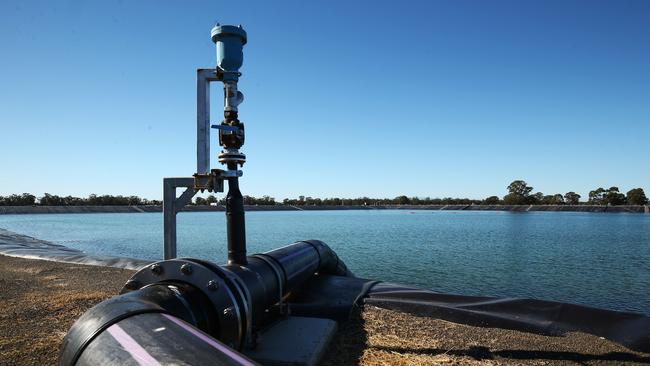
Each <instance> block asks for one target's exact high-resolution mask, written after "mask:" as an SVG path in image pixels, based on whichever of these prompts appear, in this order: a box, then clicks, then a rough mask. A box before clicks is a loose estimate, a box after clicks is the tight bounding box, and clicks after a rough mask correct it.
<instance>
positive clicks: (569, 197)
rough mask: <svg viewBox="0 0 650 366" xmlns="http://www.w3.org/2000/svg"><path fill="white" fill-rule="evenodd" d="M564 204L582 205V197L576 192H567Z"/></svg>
mask: <svg viewBox="0 0 650 366" xmlns="http://www.w3.org/2000/svg"><path fill="white" fill-rule="evenodd" d="M564 202H566V204H567V205H577V204H578V203H580V195H579V194H577V193H575V192H567V193H566V194H564Z"/></svg>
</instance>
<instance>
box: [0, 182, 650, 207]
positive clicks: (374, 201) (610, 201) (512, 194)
mask: <svg viewBox="0 0 650 366" xmlns="http://www.w3.org/2000/svg"><path fill="white" fill-rule="evenodd" d="M507 190H508V194H506V195H505V196H504V197H503V198H499V197H498V196H490V197H487V198H485V199H483V200H476V199H469V198H451V197H445V198H430V197H424V198H422V197H408V196H405V195H401V196H397V197H395V198H370V197H358V198H322V199H321V198H313V197H309V196H307V197H305V196H298V198H285V199H284V200H282V202H281V203H280V202H277V201H276V200H275V198H274V197H270V196H262V197H253V196H244V204H245V205H258V206H273V205H279V204H282V205H289V206H384V205H499V204H503V205H579V204H589V205H610V206H617V205H646V204H648V202H649V201H648V198H647V197H646V195H645V192H644V191H643V188H634V189H631V190H629V191H628V192H627V193H625V194H623V193H622V192H620V191H619V189H618V187H609V188H608V189H604V188H602V187H599V188H596V189H594V190H592V191H590V192H589V196H588V197H587V201H586V202H584V201H580V199H581V198H582V196H580V195H579V194H577V193H576V192H567V193H564V194H562V193H555V194H544V193H542V192H535V193H533V190H534V188H533V187H532V186H530V185H528V183H526V182H525V181H523V180H515V181H513V182H512V183H510V185H508V187H507ZM161 204H162V202H161V201H159V200H148V199H146V198H140V197H138V196H120V195H118V196H112V195H96V194H91V195H90V196H88V197H87V198H79V197H73V196H65V197H63V196H57V195H53V194H49V193H45V194H44V195H43V197H40V198H37V197H36V196H34V195H33V194H30V193H23V194H12V195H9V196H4V197H3V196H0V206H32V205H41V206H136V205H161ZM192 204H193V205H224V204H225V197H223V198H217V197H216V196H214V195H208V196H207V197H205V198H204V197H197V198H196V199H195V200H194V202H193V203H192Z"/></svg>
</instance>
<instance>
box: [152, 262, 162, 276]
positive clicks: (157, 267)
mask: <svg viewBox="0 0 650 366" xmlns="http://www.w3.org/2000/svg"><path fill="white" fill-rule="evenodd" d="M162 271H163V269H162V267H161V266H160V264H153V265H151V273H153V274H155V275H156V276H158V275H160V274H161V273H162Z"/></svg>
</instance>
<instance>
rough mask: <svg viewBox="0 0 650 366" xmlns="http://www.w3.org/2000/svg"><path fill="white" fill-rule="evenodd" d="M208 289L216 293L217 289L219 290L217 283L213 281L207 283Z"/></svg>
mask: <svg viewBox="0 0 650 366" xmlns="http://www.w3.org/2000/svg"><path fill="white" fill-rule="evenodd" d="M208 289H209V290H212V291H216V290H217V289H219V282H217V281H215V280H210V281H208Z"/></svg>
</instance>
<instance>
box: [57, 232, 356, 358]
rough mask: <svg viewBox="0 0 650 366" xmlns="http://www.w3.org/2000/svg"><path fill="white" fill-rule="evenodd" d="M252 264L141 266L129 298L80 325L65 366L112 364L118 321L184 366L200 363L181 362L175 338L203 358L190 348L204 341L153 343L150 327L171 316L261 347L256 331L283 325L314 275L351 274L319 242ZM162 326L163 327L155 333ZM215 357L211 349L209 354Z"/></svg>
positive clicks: (237, 344)
mask: <svg viewBox="0 0 650 366" xmlns="http://www.w3.org/2000/svg"><path fill="white" fill-rule="evenodd" d="M246 262H247V264H246V265H233V264H229V265H226V266H218V265H216V264H214V263H211V262H208V261H202V260H196V259H174V260H168V261H162V262H157V263H154V264H152V265H150V266H147V267H145V268H143V269H141V270H140V271H138V272H137V273H136V274H135V275H134V276H133V277H131V279H130V280H129V281H128V282H127V284H126V285H125V287H124V289H123V290H122V292H123V294H122V295H120V296H116V297H113V298H111V299H108V300H106V301H104V302H101V303H100V304H98V305H96V306H95V307H93V308H91V309H90V310H88V311H87V312H86V313H85V314H84V315H82V316H81V317H80V318H79V319H78V320H77V322H75V324H74V325H73V326H72V328H71V329H70V331H69V332H68V334H67V335H66V337H65V339H64V342H63V346H62V349H61V356H60V365H62V366H69V365H75V364H77V360H81V359H84V360H88V362H87V363H86V364H89V365H90V364H99V365H101V364H102V362H105V363H106V364H108V363H110V362H109V361H102V360H110V357H111V356H110V352H113V351H112V348H111V347H109V345H102V344H103V343H104V342H109V341H110V340H111V339H113V340H114V338H115V337H114V335H115V334H112V333H111V332H109V333H108V335H107V333H106V332H107V331H108V329H111V327H112V326H113V325H116V324H117V325H119V327H122V324H124V325H125V327H127V325H128V327H130V328H132V329H135V330H134V332H135V333H134V334H137V337H136V336H131V338H134V339H135V340H136V341H141V343H140V344H147V345H154V346H155V347H156V349H160V350H163V351H164V352H163V353H162V354H164V355H165V357H176V358H177V360H178V362H177V363H179V364H193V363H183V362H181V361H183V360H186V357H190V356H189V355H183V354H182V353H183V352H185V351H183V352H180V351H178V350H176V351H175V349H174V345H173V343H174V342H177V341H176V339H178V342H180V343H179V344H182V345H184V346H183V347H185V348H182V347H181V348H182V349H183V350H189V351H188V352H189V353H193V354H196V355H198V356H197V357H203V355H204V353H202V352H203V351H201V349H206V347H204V346H199V345H200V344H201V343H200V342H199V343H196V347H197V348H196V349H194V348H192V347H194V346H192V345H190V343H192V342H198V341H197V340H195V339H194V338H192V337H190V336H189V335H187V334H185V333H183V332H181V331H180V330H178V329H176V328H177V327H176V328H174V329H176V330H175V331H173V332H172V333H170V336H169V337H162V338H156V337H153V338H150V337H149V336H148V335H145V334H141V333H143V332H144V330H146V329H148V330H149V333H151V331H152V330H153V331H155V330H156V329H160V328H165V329H169V324H167V325H165V324H166V323H169V321H172V322H173V320H171V318H170V317H172V318H174V319H176V318H177V319H180V320H182V321H184V322H186V323H187V324H188V327H189V326H191V327H196V328H198V330H201V331H203V332H206V333H207V334H209V335H210V336H212V337H214V338H216V339H218V340H220V341H222V342H224V343H226V344H227V345H228V347H230V348H232V349H242V348H243V346H244V345H245V344H252V343H254V334H255V331H256V330H258V329H259V328H261V327H262V326H263V325H265V324H267V323H268V322H269V321H273V320H276V318H277V312H274V311H270V310H271V308H273V307H274V305H276V304H278V303H280V302H281V300H282V299H283V297H285V296H286V295H288V294H289V293H291V292H292V291H295V290H297V289H299V288H300V287H301V286H302V285H303V284H304V283H305V281H307V280H308V279H309V278H310V277H311V276H312V275H314V274H315V273H321V274H331V275H339V276H351V275H352V274H351V273H350V272H349V271H348V270H347V268H346V266H345V264H344V263H343V262H342V261H340V260H339V258H338V257H337V255H336V253H334V251H332V250H331V249H330V248H329V247H328V246H327V245H325V244H324V243H322V242H320V241H317V240H310V241H302V242H297V243H294V244H291V245H288V246H286V247H282V248H279V249H276V250H272V251H270V252H266V253H263V254H256V255H253V256H250V257H248V260H247V261H246ZM143 314H146V315H147V316H144V315H143ZM152 314H155V316H154V315H152ZM163 323H165V324H163ZM155 324H158V325H159V326H157V327H154V328H152V327H153V325H155ZM122 328H124V327H122ZM172 328H173V327H172ZM113 329H116V328H113ZM124 329H126V328H124ZM192 329H194V328H192ZM186 330H187V329H186ZM194 330H195V331H196V332H198V330H196V329H194ZM117 332H118V333H119V330H118V331H117ZM170 332H171V331H170ZM188 332H189V333H195V332H191V331H188ZM145 333H146V332H145ZM177 333H178V334H177ZM194 336H196V335H194ZM111 337H112V338H111ZM138 337H140V338H138ZM183 337H185V338H183ZM206 337H207V336H206ZM248 337H252V338H248ZM136 338H137V339H136ZM111 342H112V341H111ZM170 342H171V343H170ZM109 343H110V342H109ZM118 343H119V341H118ZM208 343H210V342H208ZM112 344H113V345H115V342H113V343H112ZM145 348H146V347H145ZM213 348H214V347H213ZM217 348H218V347H217ZM207 349H210V348H209V347H208V348H207ZM177 351H178V352H177ZM174 352H177V353H178V354H175V353H174ZM206 352H207V351H206ZM214 352H215V351H214V350H210V351H209V352H207V353H205V355H206V357H207V355H213V354H214ZM93 353H98V354H97V355H94V354H93ZM226 353H227V352H226ZM168 354H169V355H168ZM213 356H214V355H213ZM213 356H210V357H213ZM184 357H185V358H184ZM192 357H193V356H192ZM214 357H216V356H214ZM223 357H226V356H223ZM235 358H236V357H235ZM188 360H189V359H188ZM219 360H220V361H219V362H222V361H221V359H219ZM116 361H119V360H117V359H116ZM214 362H216V361H212V362H199V363H198V364H215V363H214ZM228 362H231V361H223V362H222V363H220V364H228V365H230V364H233V363H228ZM235 364H236V363H235Z"/></svg>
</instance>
